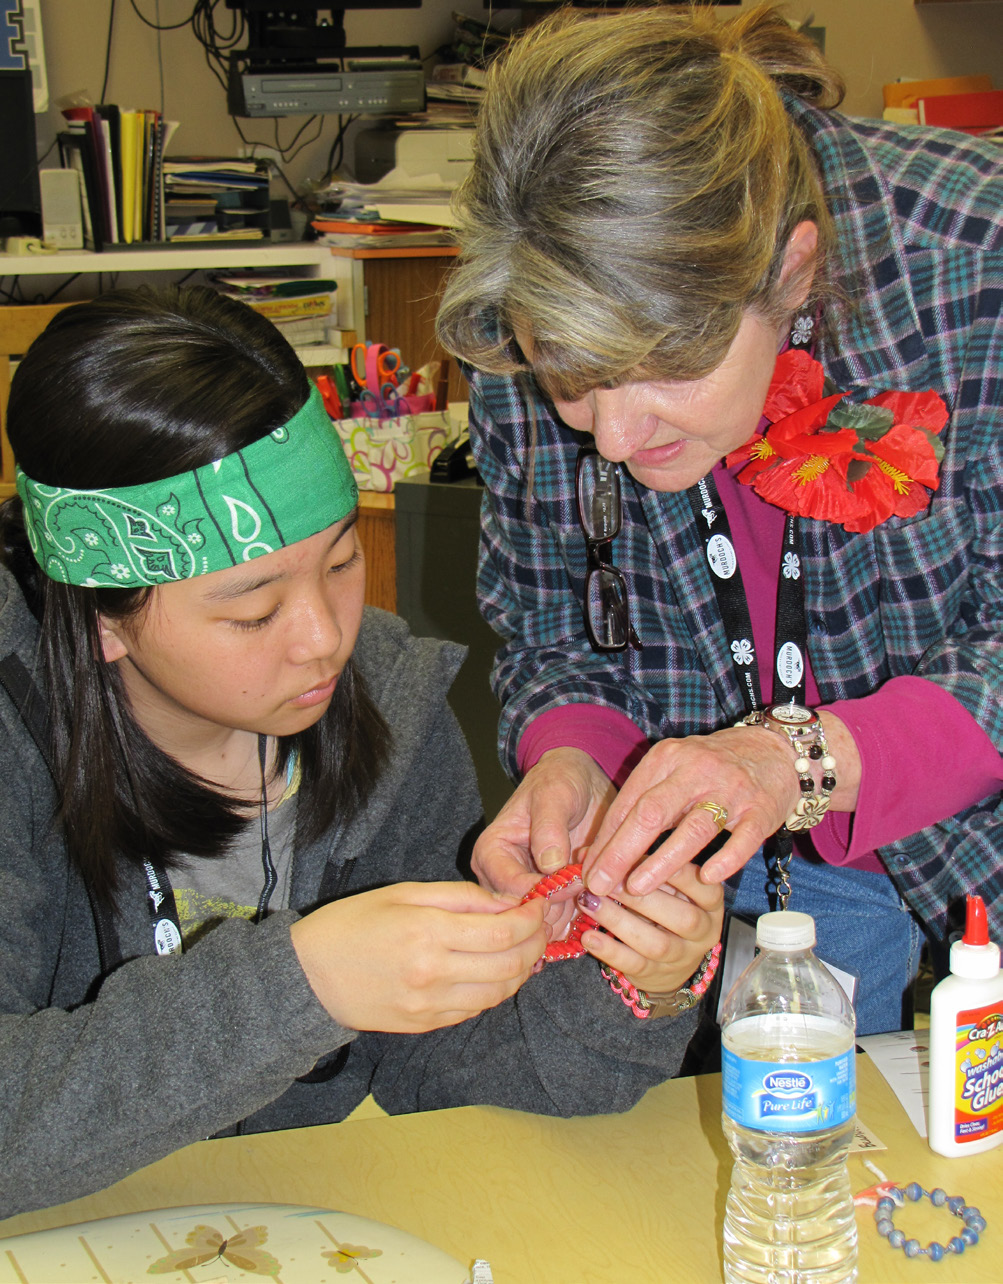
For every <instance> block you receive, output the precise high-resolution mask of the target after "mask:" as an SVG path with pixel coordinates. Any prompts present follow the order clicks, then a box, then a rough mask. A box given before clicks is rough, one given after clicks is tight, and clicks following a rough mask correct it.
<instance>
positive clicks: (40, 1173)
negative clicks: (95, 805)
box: [0, 567, 695, 1217]
mask: <svg viewBox="0 0 1003 1284" xmlns="http://www.w3.org/2000/svg"><path fill="white" fill-rule="evenodd" d="M37 650H38V628H37V624H36V621H35V619H34V617H33V616H32V614H31V613H30V611H29V610H28V608H27V606H26V604H25V601H24V598H23V596H22V594H21V590H20V588H19V586H18V585H17V583H16V581H15V580H14V579H13V577H12V576H11V575H10V574H9V573H8V572H7V570H6V569H4V568H3V567H0V657H3V656H6V655H7V654H9V653H10V652H14V653H15V654H17V656H18V657H19V658H20V660H21V662H22V663H23V664H24V666H25V667H26V668H27V669H28V671H29V673H31V674H32V675H33V676H34V677H35V678H36V680H37V670H38V663H37ZM463 654H464V653H463V651H462V649H461V648H459V647H457V646H455V645H453V644H451V643H442V642H436V641H432V640H430V639H416V638H413V637H412V636H411V635H410V634H409V632H408V630H407V627H406V625H405V624H404V622H403V621H402V620H399V619H397V618H396V617H394V616H391V615H387V614H386V613H384V612H382V611H376V610H371V609H367V610H366V612H365V619H364V623H363V627H362V631H361V634H360V637H359V641H358V645H357V648H356V651H355V659H356V663H357V664H358V666H359V668H360V670H361V672H362V673H363V675H364V676H365V679H366V682H367V683H368V686H369V689H370V692H371V694H372V696H373V699H374V700H375V701H376V703H377V705H378V706H379V708H380V710H381V712H382V713H383V716H384V717H385V718H386V720H387V722H388V723H389V725H390V729H391V732H392V735H393V749H392V753H391V759H390V763H389V766H388V767H387V769H386V771H385V772H384V774H383V776H382V777H381V779H380V781H379V783H378V785H377V787H376V790H375V792H374V794H373V796H372V797H371V798H370V800H369V801H368V803H367V804H366V806H365V808H364V809H362V810H361V812H360V813H359V814H358V815H357V816H356V817H355V818H354V819H353V820H352V821H351V822H350V823H348V824H346V825H341V826H338V825H336V826H335V827H334V828H333V830H332V831H331V832H330V833H328V834H326V835H325V836H324V838H323V839H322V840H321V841H319V842H316V843H313V844H311V845H309V846H301V845H299V844H297V845H296V847H295V849H294V854H293V867H292V874H291V889H290V905H291V906H292V908H291V909H288V910H277V911H276V912H274V913H272V914H270V915H269V916H268V917H267V918H266V919H265V920H264V921H263V922H261V923H258V924H254V923H249V922H247V921H245V920H243V919H227V920H225V921H223V922H221V923H220V924H219V925H218V926H216V927H214V928H213V929H212V930H210V931H208V932H206V933H205V934H204V935H203V936H202V937H201V938H200V939H199V940H198V941H197V943H196V944H194V945H193V946H192V947H191V948H190V949H188V950H186V951H185V953H184V954H181V955H168V956H158V955H157V954H155V953H154V947H153V934H152V931H151V928H150V918H149V914H148V910H147V896H146V885H145V880H144V878H143V875H142V871H141V870H140V869H139V868H137V867H135V866H133V865H131V864H130V865H129V866H128V867H127V868H126V869H125V873H124V879H123V889H122V894H121V898H120V905H119V911H118V915H117V917H116V919H115V922H114V928H115V934H116V936H117V938H118V946H119V949H118V954H119V956H120V961H119V962H117V964H116V966H114V967H113V968H112V969H111V970H110V971H109V973H108V974H107V975H102V969H101V963H100V957H99V951H98V940H97V931H96V927H95V920H94V914H93V912H92V909H91V904H90V900H89V897H88V895H87V891H86V888H85V887H84V885H83V882H82V880H81V877H80V875H79V873H78V872H77V871H76V869H75V868H74V867H72V866H71V865H70V864H69V862H68V860H67V854H66V849H65V845H64V843H63V840H62V837H61V834H60V830H59V827H58V825H57V824H55V823H54V821H53V814H54V810H55V806H56V797H55V791H54V788H53V783H52V779H51V777H50V774H49V771H48V768H47V766H46V764H45V761H44V759H43V757H42V755H41V754H40V752H39V750H38V748H37V747H36V744H35V742H34V740H33V739H32V737H31V735H30V734H29V732H28V729H27V727H26V726H25V723H24V722H23V720H22V719H21V717H20V715H19V714H18V712H17V710H16V708H15V707H14V705H13V703H12V701H11V699H10V698H9V696H8V695H7V693H6V692H5V691H3V690H0V1086H2V1091H0V1217H8V1216H12V1215H13V1214H15V1213H19V1212H24V1211H26V1210H29V1209H34V1208H39V1207H44V1206H47V1205H51V1204H55V1203H60V1202H63V1201H65V1200H68V1199H73V1198H76V1197H78V1196H81V1195H85V1194H88V1193H91V1192H93V1191H95V1190H98V1189H101V1188H102V1187H104V1186H107V1185H110V1184H111V1183H112V1182H114V1181H117V1180H119V1179H120V1178H122V1177H125V1176H127V1175H128V1174H129V1173H131V1172H133V1171H135V1170H136V1169H138V1168H141V1167H142V1166H144V1165H145V1164H149V1163H152V1162H153V1161H155V1160H157V1159H160V1158H162V1157H163V1156H164V1155H167V1154H169V1153H171V1152H172V1151H174V1150H177V1149H179V1148H181V1147H182V1146H185V1145H188V1144H189V1143H190V1142H193V1141H196V1140H199V1139H201V1138H205V1137H211V1136H214V1135H219V1134H225V1133H228V1132H229V1133H232V1132H235V1131H243V1132H253V1131H262V1130H266V1129H279V1128H289V1127H298V1126H304V1125H308V1124H318V1123H331V1122H336V1121H338V1120H340V1119H343V1118H344V1117H345V1116H346V1115H347V1114H349V1113H350V1112H351V1111H352V1110H353V1109H354V1107H355V1106H356V1105H357V1104H358V1103H359V1101H361V1100H362V1099H363V1098H364V1097H365V1096H366V1095H367V1093H370V1092H371V1093H372V1094H373V1096H374V1097H375V1099H376V1100H377V1102H379V1104H380V1105H381V1106H382V1107H383V1108H384V1109H385V1110H387V1111H389V1112H390V1113H391V1114H396V1113H405V1112H410V1111H417V1110H434V1109H441V1108H444V1107H449V1106H461V1105H472V1104H490V1105H496V1106H505V1107H510V1108H512V1109H518V1110H527V1111H535V1112H538V1113H541V1114H548V1115H561V1116H571V1115H578V1114H602V1113H608V1112H615V1111H623V1110H627V1109H629V1108H630V1107H631V1106H632V1105H633V1104H634V1103H635V1102H636V1101H638V1100H639V1098H640V1097H641V1096H642V1094H643V1093H644V1092H645V1091H646V1090H647V1089H648V1088H649V1087H651V1086H652V1085H653V1084H656V1083H659V1082H661V1081H662V1080H664V1079H666V1078H669V1077H670V1076H671V1075H673V1074H674V1073H675V1072H676V1071H677V1069H678V1067H679V1063H680V1061H681V1059H682V1054H683V1052H684V1050H685V1047H686V1043H687V1042H688V1040H689V1038H690V1036H691V1035H692V1033H693V1029H694V1026H695V1017H694V1015H693V1014H692V1013H687V1014H685V1015H683V1016H681V1017H678V1018H676V1019H662V1020H658V1021H640V1020H638V1019H637V1018H636V1017H634V1016H633V1015H632V1013H631V1012H630V1011H629V1010H628V1009H627V1008H626V1007H625V1006H624V1004H623V1003H621V1002H620V1001H619V999H617V998H616V997H615V996H614V995H613V994H612V993H611V992H610V989H609V987H608V986H607V985H606V984H605V983H604V982H603V980H602V978H601V977H600V975H599V972H598V968H597V965H596V963H595V962H594V961H593V960H591V959H587V958H583V959H577V960H573V961H570V962H564V963H559V964H553V965H551V966H548V967H547V968H545V969H544V971H543V972H542V973H540V974H539V975H537V976H534V977H531V978H530V980H529V981H527V982H526V984H525V985H524V986H523V987H522V989H521V990H520V991H519V993H518V994H517V995H515V996H514V998H512V999H510V1000H508V1001H506V1002H504V1003H502V1004H500V1005H499V1006H498V1007H496V1008H493V1009H490V1010H488V1011H486V1012H483V1013H481V1014H480V1015H479V1016H477V1017H474V1018H472V1019H470V1020H468V1021H465V1022H463V1023H462V1024H461V1025H458V1026H451V1027H448V1028H446V1029H442V1030H436V1031H432V1032H431V1033H428V1034H421V1035H401V1034H379V1033H362V1034H359V1033H357V1032H355V1031H353V1030H349V1029H345V1028H344V1027H342V1026H340V1025H339V1024H338V1023H337V1022H336V1021H334V1020H333V1019H332V1018H331V1017H330V1016H329V1015H328V1014H327V1012H326V1011H325V1009H324V1008H323V1007H322V1005H321V1004H320V1002H319V1000H318V999H317V997H316V996H315V995H314V993H313V990H312V989H311V988H310V985H309V983H308V981H307V979H306V976H305V975H304V973H303V970H302V968H301V967H300V964H299V961H298V959H297V957H296V954H295V951H294V949H293V946H292V941H291V938H290V933H289V927H290V924H291V923H292V922H293V921H295V919H296V918H297V917H298V915H299V914H301V913H305V912H307V911H309V910H310V909H312V908H314V907H315V906H317V905H318V904H320V903H322V902H323V901H324V900H328V899H331V898H332V896H334V895H337V896H344V895H350V894H352V893H355V892H359V891H363V890H365V889H367V888H372V887H378V886H383V885H386V884H389V883H395V882H400V881H404V880H407V881H412V880H418V881H429V880H445V879H455V878H459V877H460V876H461V875H460V873H459V871H458V868H457V859H458V852H459V851H460V849H461V847H462V846H463V844H464V841H465V840H469V836H470V834H471V832H472V831H474V830H475V827H476V825H477V822H478V820H479V817H480V810H481V809H480V802H479V799H478V796H477V786H476V780H475V776H474V770H473V766H472V763H471V761H470V756H469V753H468V751H467V747H466V744H465V743H464V741H463V737H462V734H461V732H460V730H459V727H458V726H457V723H456V720H455V718H454V716H453V714H452V712H451V711H450V709H449V707H448V705H447V703H446V694H447V691H448V689H449V686H450V684H451V682H452V680H453V677H454V676H455V673H456V671H457V669H458V668H459V665H460V664H461V663H462V659H463Z"/></svg>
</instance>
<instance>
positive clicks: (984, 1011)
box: [954, 1004, 1003, 1142]
mask: <svg viewBox="0 0 1003 1284" xmlns="http://www.w3.org/2000/svg"><path fill="white" fill-rule="evenodd" d="M957 1032H958V1039H957V1044H956V1047H955V1065H956V1067H957V1073H956V1075H955V1081H954V1082H955V1095H954V1136H955V1139H956V1140H957V1141H959V1142H964V1141H972V1140H974V1139H975V1138H976V1137H988V1136H989V1135H990V1134H991V1133H995V1132H999V1131H1001V1130H1003V1012H1001V1010H1000V1008H999V1007H998V1006H996V1005H995V1004H992V1005H988V1006H986V1007H983V1008H971V1009H969V1010H968V1011H964V1012H959V1013H958V1027H957Z"/></svg>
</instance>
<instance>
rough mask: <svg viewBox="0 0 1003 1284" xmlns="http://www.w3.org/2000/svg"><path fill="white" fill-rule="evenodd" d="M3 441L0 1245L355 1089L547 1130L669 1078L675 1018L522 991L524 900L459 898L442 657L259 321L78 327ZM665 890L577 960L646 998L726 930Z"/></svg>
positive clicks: (532, 961) (700, 895) (456, 735)
mask: <svg viewBox="0 0 1003 1284" xmlns="http://www.w3.org/2000/svg"><path fill="white" fill-rule="evenodd" d="M8 434H9V438H10V442H11V445H12V448H13V451H14V455H15V458H16V460H17V465H18V472H17V476H18V495H17V497H16V498H14V499H11V500H9V501H8V502H7V503H6V504H5V505H3V507H2V508H0V686H2V688H3V691H2V692H0V782H2V783H0V801H2V806H0V1082H2V1083H3V1085H4V1093H3V1100H2V1104H0V1151H2V1153H3V1155H4V1163H3V1165H2V1166H0V1217H2V1216H7V1215H11V1214H13V1213H16V1212H20V1211H23V1210H26V1209H30V1208H34V1207H38V1206H42V1205H45V1204H51V1203H53V1202H58V1201H62V1200H66V1199H69V1198H73V1197H76V1196H79V1195H82V1194H85V1193H87V1192H89V1191H92V1190H95V1189H97V1188H99V1187H101V1186H104V1185H106V1184H108V1183H110V1182H112V1181H115V1180H117V1179H118V1178H120V1177H122V1176H123V1175H125V1174H126V1173H128V1172H130V1171H132V1170H133V1169H135V1168H136V1167H137V1166H140V1165H143V1164H146V1163H149V1162H152V1161H153V1160H156V1159H158V1158H160V1157H161V1156H163V1155H165V1154H167V1153H169V1152H170V1151H172V1150H174V1149H177V1148H179V1147H181V1146H183V1145H186V1144H187V1143H189V1142H191V1141H193V1140H195V1139H197V1138H200V1137H205V1136H209V1135H213V1134H219V1133H227V1132H233V1131H257V1130H263V1129H274V1128H283V1127H291V1126H297V1125H306V1124H314V1123H320V1122H329V1121H333V1120H338V1119H342V1118H344V1117H345V1116H346V1115H347V1114H348V1113H349V1112H350V1111H351V1110H352V1109H353V1108H354V1107H355V1105H356V1104H357V1103H358V1102H359V1101H360V1100H361V1099H362V1098H363V1097H364V1096H366V1094H367V1093H370V1092H372V1093H373V1094H374V1096H375V1097H376V1100H377V1101H378V1102H380V1104H382V1105H383V1106H384V1107H385V1108H386V1109H387V1110H389V1111H391V1112H403V1111H413V1110H418V1109H431V1108H437V1107H445V1106H453V1105H462V1104H469V1103H475V1102H476V1103H495V1104H499V1105H505V1106H511V1107H517V1108H522V1109H527V1110H534V1111H539V1112H544V1113H552V1114H562V1115H571V1114H576V1113H598V1112H604V1111H610V1110H622V1109H626V1108H627V1107H629V1106H630V1105H631V1104H632V1103H633V1102H634V1101H636V1100H637V1099H638V1098H639V1097H640V1095H641V1094H642V1093H643V1092H644V1091H645V1089H646V1088H647V1087H649V1086H650V1085H651V1084H653V1083H656V1082H658V1081H660V1080H662V1079H664V1078H666V1077H668V1076H669V1075H671V1074H673V1073H674V1072H675V1071H676V1070H677V1068H678V1066H679V1062H680V1059H681V1056H682V1053H683V1050H684V1048H685V1046H686V1043H687V1040H688V1039H689V1037H690V1035H691V1034H692V1030H693V1020H692V1015H691V1014H684V1015H682V1016H680V1017H676V1018H675V1019H668V1020H658V1021H649V1020H644V1021H639V1020H637V1019H636V1016H635V1013H634V1012H633V1011H631V1010H630V1008H629V1007H628V1006H627V1005H626V1002H624V1003H620V1002H619V1001H618V999H617V997H616V996H615V995H612V994H611V992H610V988H609V987H608V986H607V985H606V984H604V982H603V980H602V978H601V977H600V976H599V974H598V971H597V969H596V967H595V965H594V963H592V964H589V963H588V961H587V960H586V961H576V962H571V963H562V964H561V965H560V966H555V967H546V968H543V969H542V970H541V968H540V965H539V960H540V959H541V956H542V954H543V952H544V948H545V946H546V935H545V930H544V927H543V912H542V908H541V907H542V901H541V900H539V899H537V900H534V901H531V902H529V903H526V904H519V903H517V902H516V900H515V899H514V898H510V897H499V896H496V895H494V894H492V893H491V892H489V891H487V890H485V889H483V888H481V887H478V886H477V885H476V884H474V883H473V882H469V881H464V880H463V879H462V877H461V871H462V869H463V868H464V857H465V852H466V850H467V848H468V847H469V844H470V843H471V842H472V839H473V837H474V836H475V835H476V833H477V832H478V828H479V823H480V818H481V808H480V802H479V799H478V797H477V790H476V784H475V779H474V774H473V769H472V765H471V763H470V759H469V754H468V753H467V750H466V746H465V745H464V743H463V740H462V737H461V735H460V732H459V729H458V727H457V724H456V721H455V719H454V717H453V715H452V714H451V712H450V710H449V708H448V705H447V703H446V695H447V692H448V689H449V686H450V683H451V681H452V678H453V676H454V674H455V672H456V670H457V668H458V667H459V664H460V663H461V662H462V658H463V657H462V652H461V650H460V648H458V647H455V646H453V645H451V644H448V643H439V642H432V641H429V640H427V639H426V640H417V639H415V638H412V637H411V636H410V635H409V633H408V631H407V629H406V627H405V625H404V624H403V622H402V621H400V620H398V619H396V618H394V617H392V616H390V615H387V614H386V613H384V612H380V611H374V610H370V609H368V608H367V609H364V608H363V595H364V585H365V569H364V563H363V558H362V553H361V549H360V547H359V543H358V539H357V534H356V517H357V492H356V489H355V485H354V482H353V480H352V476H351V472H350V469H349V468H348V465H347V463H346V461H345V456H344V452H343V450H342V448H341V444H340V442H339V440H338V438H337V435H336V433H335V431H334V429H333V426H332V424H331V422H330V419H329V418H328V416H327V415H326V413H325V412H324V409H323V405H322V403H321V401H320V398H319V396H318V394H317V393H316V391H315V390H312V389H311V385H310V384H309V382H308V380H307V377H306V375H305V372H304V370H303V368H302V366H301V365H300V363H299V361H298V359H297V358H296V356H295V354H294V352H293V351H292V349H291V348H290V347H289V346H288V344H287V343H286V342H285V340H284V339H282V338H281V337H280V336H279V334H278V331H277V330H276V329H275V328H274V327H273V326H272V325H271V323H270V322H268V321H266V320H264V319H263V318H261V317H259V316H258V315H257V314H256V313H254V312H253V311H252V310H251V309H249V308H246V307H244V306H243V305H241V304H239V303H234V302H231V301H229V300H226V299H224V298H222V297H221V296H218V295H216V294H214V293H213V292H211V291H208V290H204V289H198V288H192V289H172V290H168V291H163V292H159V293H155V292H151V291H121V292H115V293H112V294H109V295H105V296H103V297H101V298H99V299H97V300H95V301H93V302H91V303H86V304H80V305H77V306H74V307H71V308H68V309H66V310H65V311H64V312H62V313H61V314H60V315H59V316H58V317H57V318H56V319H55V320H54V321H53V322H52V323H51V324H50V326H49V327H48V329H47V330H46V331H45V333H44V334H43V335H42V336H41V337H40V338H39V339H38V340H37V341H36V343H35V344H34V345H33V346H32V348H31V349H30V351H29V352H28V353H27V355H26V356H25V358H24V360H23V361H22V362H21V364H20V366H19V367H18V370H17V372H16V375H15V378H14V381H13V387H12V390H11V396H10V405H9V411H8ZM677 889H678V890H679V891H681V892H683V893H684V895H681V896H675V895H669V894H668V893H667V892H665V891H660V892H658V893H656V894H653V895H652V896H649V897H647V898H635V899H634V900H633V901H630V900H629V898H628V901H627V902H625V905H624V906H623V907H622V914H623V921H622V923H621V924H620V925H619V935H620V938H621V939H620V940H615V939H614V938H613V937H612V936H605V935H602V934H600V933H598V932H595V931H592V932H589V931H586V932H585V933H584V936H583V937H582V941H583V944H584V945H585V946H586V948H587V949H588V950H589V951H590V952H592V953H593V954H595V955H596V956H597V957H600V958H602V959H605V961H606V962H608V963H611V964H612V965H614V966H617V965H618V964H620V963H621V962H623V963H627V964H628V968H627V970H628V971H631V970H632V974H634V975H637V976H638V977H639V979H643V980H644V982H645V983H646V985H647V988H648V990H649V991H651V992H659V993H662V994H664V995H665V996H666V997H667V1000H668V998H669V996H671V997H672V998H673V999H674V998H675V994H676V992H677V991H679V988H680V987H682V986H684V982H685V981H686V980H687V978H690V977H692V976H693V975H694V974H695V973H697V972H698V971H699V967H700V962H701V958H702V957H704V956H705V955H706V953H707V952H708V951H709V950H710V947H712V946H713V944H714V942H715V941H716V940H717V938H718V935H719V933H720V922H721V897H720V892H719V889H707V888H703V887H702V886H701V885H699V884H698V883H697V881H696V878H695V872H694V871H693V870H692V867H691V868H689V869H687V870H684V871H682V872H681V874H680V876H679V881H678V884H677ZM534 973H535V974H534ZM527 981H528V983H527ZM684 993H688V991H685V989H684ZM665 1006H666V1009H667V1010H671V1011H673V1012H678V1011H679V1010H680V1008H685V1006H686V1003H679V1002H676V1003H672V1002H668V1001H667V1002H666V1005H665ZM645 1015H648V1013H647V1012H645Z"/></svg>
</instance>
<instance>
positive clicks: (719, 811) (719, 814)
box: [691, 802, 728, 834]
mask: <svg viewBox="0 0 1003 1284" xmlns="http://www.w3.org/2000/svg"><path fill="white" fill-rule="evenodd" d="M698 807H699V808H700V809H701V810H702V811H709V812H710V814H711V816H712V817H713V818H714V824H715V825H717V832H718V833H719V834H720V833H722V832H723V830H724V827H725V825H727V823H728V809H727V807H722V806H721V804H720V803H716V802H698V803H694V804H693V807H692V809H691V810H693V811H696V810H697V808H698Z"/></svg>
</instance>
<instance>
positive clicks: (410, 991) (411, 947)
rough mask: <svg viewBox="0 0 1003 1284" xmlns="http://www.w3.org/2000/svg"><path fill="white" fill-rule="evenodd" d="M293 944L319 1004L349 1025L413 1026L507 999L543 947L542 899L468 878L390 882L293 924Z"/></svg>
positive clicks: (461, 1016) (452, 1021)
mask: <svg viewBox="0 0 1003 1284" xmlns="http://www.w3.org/2000/svg"><path fill="white" fill-rule="evenodd" d="M291 932H292V940H293V947H294V949H295V950H296V954H297V956H298V958H299V961H300V964H301V966H302V968H303V971H304V972H305V973H306V977H307V980H308V981H309V982H310V985H311V987H312V988H313V991H314V993H315V994H316V995H317V998H318V999H319V1000H320V1001H321V1003H322V1004H323V1005H324V1007H325V1008H326V1009H327V1011H328V1012H329V1013H330V1014H331V1016H332V1017H334V1019H335V1020H336V1021H338V1022H339V1023H340V1024H341V1025H343V1026H346V1027H347V1028H348V1029H352V1030H382V1031H387V1032H389V1033H395V1034H420V1033H423V1032H424V1031H426V1030H438V1029H440V1028H441V1027H443V1026H447V1025H457V1024H458V1023H459V1022H460V1021H466V1020H467V1019H468V1018H469V1017H472V1016H476V1015H477V1014H478V1013H479V1012H483V1011H484V1010H485V1009H487V1008H493V1007H495V1006H496V1005H497V1004H499V1003H501V1002H502V1001H503V1000H505V999H507V998H510V997H511V996H512V995H513V994H514V993H515V992H516V990H518V989H519V987H520V986H521V985H522V983H523V982H524V981H525V980H526V978H527V977H528V976H529V975H530V974H531V972H532V970H533V965H534V964H535V963H536V961H537V960H538V959H539V958H540V956H541V955H542V954H543V951H544V948H545V947H546V943H547V942H546V937H545V935H544V931H543V904H542V902H540V901H531V902H529V903H528V904H526V905H519V904H517V903H513V901H512V899H511V898H510V897H505V896H499V895H493V894H492V893H491V892H489V891H486V890H485V889H484V888H483V887H478V886H477V885H476V884H474V883H460V882H456V883H396V884H394V885H392V886H390V887H381V888H378V889H376V890H374V891H370V892H360V893H359V894H358V895H356V896H347V897H345V898H344V899H343V900H339V901H332V902H331V903H330V904H328V905H324V906H322V907H321V908H320V909H318V910H314V911H313V913H311V914H307V915H306V916H305V917H304V918H301V919H299V920H298V922H296V923H294V924H293V925H292V928H291Z"/></svg>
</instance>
